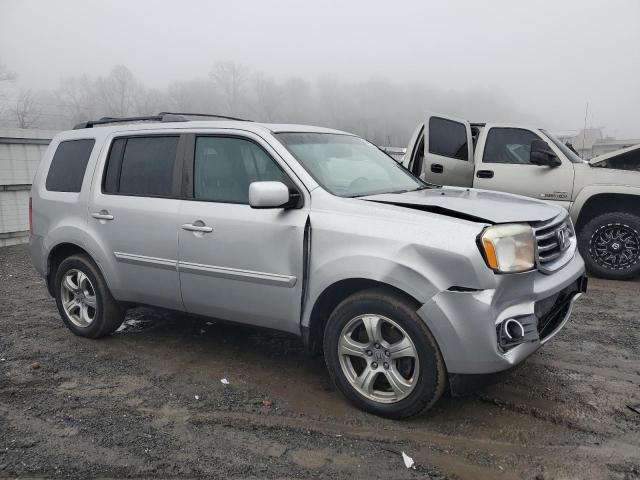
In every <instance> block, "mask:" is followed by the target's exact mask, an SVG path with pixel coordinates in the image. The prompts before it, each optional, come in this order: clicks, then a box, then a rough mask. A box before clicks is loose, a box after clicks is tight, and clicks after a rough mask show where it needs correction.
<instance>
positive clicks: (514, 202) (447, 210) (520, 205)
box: [360, 187, 562, 223]
mask: <svg viewBox="0 0 640 480" xmlns="http://www.w3.org/2000/svg"><path fill="white" fill-rule="evenodd" d="M360 198H361V199H362V200H367V201H371V202H379V203H385V204H388V205H396V206H398V207H406V208H413V209H415V210H422V211H425V212H432V213H438V214H442V215H447V216H449V217H456V218H462V219H465V220H470V221H474V222H483V223H511V222H540V221H546V220H550V219H552V218H555V217H556V216H558V214H560V213H561V212H562V208H561V207H557V206H555V205H552V204H550V203H546V202H542V201H540V200H535V199H531V198H527V197H523V196H520V195H512V194H510V193H502V192H492V191H488V190H477V189H474V188H456V187H443V188H432V189H431V188H430V189H426V190H417V191H414V192H406V193H382V194H378V195H368V196H366V197H360Z"/></svg>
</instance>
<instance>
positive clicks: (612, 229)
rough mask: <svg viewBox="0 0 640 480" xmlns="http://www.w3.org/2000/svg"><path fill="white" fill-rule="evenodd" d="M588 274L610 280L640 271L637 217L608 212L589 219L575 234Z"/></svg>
mask: <svg viewBox="0 0 640 480" xmlns="http://www.w3.org/2000/svg"><path fill="white" fill-rule="evenodd" d="M578 246H579V250H580V253H581V254H582V256H583V257H584V261H585V264H586V267H587V271H588V272H589V274H591V275H593V276H595V277H601V278H608V279H611V280H627V279H630V278H634V277H636V276H638V275H640V217H638V216H636V215H633V214H630V213H623V212H611V213H605V214H603V215H599V216H597V217H595V218H593V219H591V220H590V221H589V222H588V223H587V224H586V225H585V226H584V227H583V228H582V230H581V231H580V233H579V234H578Z"/></svg>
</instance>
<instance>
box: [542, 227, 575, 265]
mask: <svg viewBox="0 0 640 480" xmlns="http://www.w3.org/2000/svg"><path fill="white" fill-rule="evenodd" d="M534 232H535V235H536V243H537V246H538V261H539V262H540V264H541V265H545V264H548V263H552V262H553V261H554V260H556V259H557V258H558V257H560V256H561V255H562V253H563V252H564V251H565V250H567V249H568V248H569V247H570V246H571V242H570V238H571V237H572V236H573V228H572V226H571V221H570V220H569V217H568V216H565V217H563V218H562V219H560V220H558V219H554V220H552V221H551V222H546V223H543V224H540V225H539V226H536V227H534Z"/></svg>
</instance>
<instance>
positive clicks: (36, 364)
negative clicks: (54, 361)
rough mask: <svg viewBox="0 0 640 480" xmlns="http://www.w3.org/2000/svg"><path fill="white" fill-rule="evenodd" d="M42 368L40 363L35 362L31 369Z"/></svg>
mask: <svg viewBox="0 0 640 480" xmlns="http://www.w3.org/2000/svg"><path fill="white" fill-rule="evenodd" d="M39 368H40V364H39V363H38V362H33V363H32V364H31V370H37V369H39Z"/></svg>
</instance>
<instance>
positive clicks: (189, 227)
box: [182, 223, 213, 233]
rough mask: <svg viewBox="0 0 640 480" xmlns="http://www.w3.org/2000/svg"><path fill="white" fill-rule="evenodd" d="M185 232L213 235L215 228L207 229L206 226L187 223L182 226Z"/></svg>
mask: <svg viewBox="0 0 640 480" xmlns="http://www.w3.org/2000/svg"><path fill="white" fill-rule="evenodd" d="M182 229H183V230H187V231H189V232H202V233H211V232H213V228H211V227H207V226H206V225H194V224H192V223H185V224H184V225H182Z"/></svg>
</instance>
